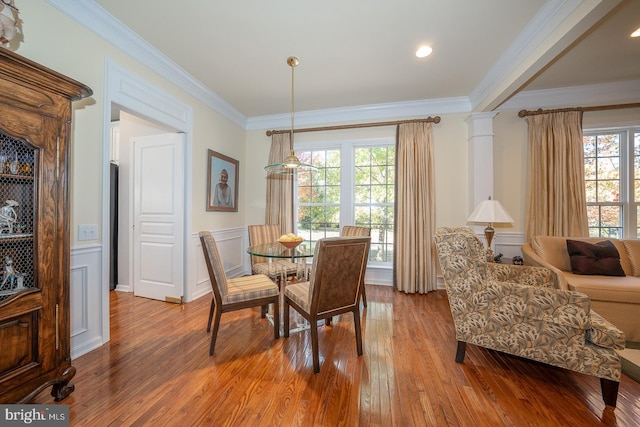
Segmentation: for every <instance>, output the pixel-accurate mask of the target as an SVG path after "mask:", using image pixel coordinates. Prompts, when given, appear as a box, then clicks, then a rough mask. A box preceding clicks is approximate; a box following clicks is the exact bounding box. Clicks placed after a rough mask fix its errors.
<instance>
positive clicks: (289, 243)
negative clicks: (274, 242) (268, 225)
mask: <svg viewBox="0 0 640 427" xmlns="http://www.w3.org/2000/svg"><path fill="white" fill-rule="evenodd" d="M278 242H279V243H280V244H281V245H282V246H284V247H285V248H287V249H293V248H295V247H296V246H298V245H299V244H300V243H302V242H303V240H295V241H282V240H278Z"/></svg>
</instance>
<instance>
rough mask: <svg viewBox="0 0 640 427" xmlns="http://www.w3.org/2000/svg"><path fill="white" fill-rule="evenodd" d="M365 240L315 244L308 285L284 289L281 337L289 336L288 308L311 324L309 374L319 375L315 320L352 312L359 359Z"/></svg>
mask: <svg viewBox="0 0 640 427" xmlns="http://www.w3.org/2000/svg"><path fill="white" fill-rule="evenodd" d="M370 241H371V239H370V238H368V237H329V238H324V239H320V240H318V241H317V242H316V247H315V251H314V255H313V267H312V269H311V276H310V277H309V281H308V282H299V283H295V284H292V285H288V286H287V287H286V288H285V290H284V313H283V315H284V336H285V337H288V336H289V306H291V307H293V308H294V310H296V311H297V312H298V313H299V314H300V315H301V316H302V317H304V318H305V319H306V320H307V321H308V322H309V323H310V325H311V327H310V333H311V353H312V357H313V372H315V373H316V374H317V373H318V372H320V355H319V349H318V326H317V325H318V320H322V319H327V318H329V317H331V316H335V315H338V314H343V313H349V312H351V313H353V323H354V328H355V335H356V350H357V352H358V356H362V331H361V328H360V286H361V285H362V283H363V277H364V273H365V270H366V267H367V258H368V256H369V242H370Z"/></svg>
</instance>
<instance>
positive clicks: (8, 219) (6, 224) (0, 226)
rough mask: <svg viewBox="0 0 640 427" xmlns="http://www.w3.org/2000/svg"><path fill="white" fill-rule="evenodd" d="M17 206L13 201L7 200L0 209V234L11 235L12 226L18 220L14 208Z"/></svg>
mask: <svg viewBox="0 0 640 427" xmlns="http://www.w3.org/2000/svg"><path fill="white" fill-rule="evenodd" d="M16 206H19V205H18V202H16V201H15V200H7V201H6V202H5V205H4V206H3V207H2V209H0V233H8V234H13V232H14V225H15V223H16V221H17V220H18V214H17V213H16V211H15V209H13V208H14V207H16Z"/></svg>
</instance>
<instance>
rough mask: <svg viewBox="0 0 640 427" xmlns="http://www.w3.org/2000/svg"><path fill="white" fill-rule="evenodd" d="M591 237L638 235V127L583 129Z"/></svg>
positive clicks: (639, 179) (639, 215)
mask: <svg viewBox="0 0 640 427" xmlns="http://www.w3.org/2000/svg"><path fill="white" fill-rule="evenodd" d="M582 139H583V147H584V169H585V187H586V196H587V216H588V221H589V235H590V236H591V237H611V238H639V237H640V228H638V225H639V224H640V220H639V219H640V211H639V209H638V207H639V206H640V128H638V127H630V128H619V129H607V130H592V131H586V130H585V131H584V132H583V138H582Z"/></svg>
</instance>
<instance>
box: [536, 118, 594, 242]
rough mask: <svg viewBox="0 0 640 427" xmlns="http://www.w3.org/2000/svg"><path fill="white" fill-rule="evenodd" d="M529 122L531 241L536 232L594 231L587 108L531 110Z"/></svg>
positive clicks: (572, 233) (585, 233)
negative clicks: (585, 134)
mask: <svg viewBox="0 0 640 427" xmlns="http://www.w3.org/2000/svg"><path fill="white" fill-rule="evenodd" d="M527 124H528V128H529V131H528V132H529V175H528V182H527V187H528V189H529V192H528V198H527V219H526V240H527V242H529V241H531V238H532V237H533V236H566V237H570V236H574V237H580V236H588V235H589V228H588V221H587V200H586V193H585V184H584V154H583V153H584V152H583V142H582V111H566V112H553V113H547V114H539V115H533V116H528V117H527Z"/></svg>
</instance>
